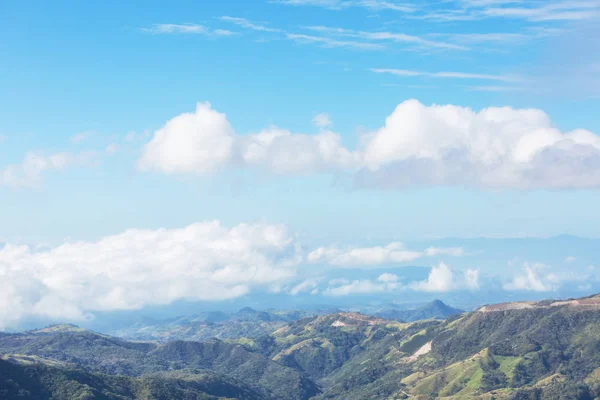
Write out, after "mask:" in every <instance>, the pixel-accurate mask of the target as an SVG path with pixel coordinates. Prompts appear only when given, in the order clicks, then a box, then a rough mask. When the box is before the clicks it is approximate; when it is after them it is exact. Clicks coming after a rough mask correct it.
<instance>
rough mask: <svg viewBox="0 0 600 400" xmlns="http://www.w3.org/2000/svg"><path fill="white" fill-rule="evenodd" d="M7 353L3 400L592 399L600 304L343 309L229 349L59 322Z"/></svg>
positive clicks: (599, 393) (593, 300)
mask: <svg viewBox="0 0 600 400" xmlns="http://www.w3.org/2000/svg"><path fill="white" fill-rule="evenodd" d="M242 314H244V315H245V318H257V314H256V312H254V311H253V310H243V312H242ZM259 318H270V317H268V316H264V315H263V316H260V317H259ZM0 354H5V355H4V356H2V358H3V359H4V361H3V363H2V369H1V370H0V388H1V389H2V390H3V392H1V393H4V396H5V398H14V397H10V396H14V395H15V393H16V394H19V393H25V394H27V393H32V394H33V395H37V396H38V397H37V398H48V397H47V396H48V393H54V394H53V396H54V398H77V397H64V393H71V392H72V393H76V394H77V396H80V395H81V396H83V397H81V398H111V399H112V398H157V399H162V398H165V399H168V398H185V399H187V398H194V399H196V398H199V399H204V398H214V397H217V398H218V397H228V396H230V397H233V398H240V399H245V398H247V399H253V398H256V396H258V398H261V399H298V400H305V399H306V400H308V399H315V400H317V399H318V400H325V399H337V400H342V399H343V400H365V399H374V400H375V399H377V400H380V399H389V400H391V399H405V398H411V399H420V400H426V399H488V400H491V399H507V400H520V399H536V400H545V399H552V400H554V399H563V400H567V399H569V400H571V399H575V400H588V399H589V400H593V399H596V398H600V296H593V297H588V298H582V299H575V300H567V301H543V302H537V303H533V302H522V303H506V304H496V305H490V306H485V307H482V308H480V309H478V310H476V311H474V312H471V313H463V314H460V315H455V316H452V317H449V318H447V319H445V320H433V319H429V320H425V321H416V322H408V323H402V322H397V321H390V320H385V319H382V318H378V317H370V316H365V315H362V314H359V313H335V314H330V315H320V316H315V317H309V318H303V319H300V320H298V321H294V322H291V323H288V324H286V325H284V326H282V327H281V328H279V329H277V330H276V331H274V332H272V333H270V334H267V335H263V336H260V337H256V338H236V339H231V340H229V341H222V340H218V339H209V340H206V341H204V342H190V341H171V342H167V343H155V342H128V341H125V340H122V339H117V338H113V337H110V336H105V335H99V334H96V333H94V332H89V331H85V330H81V329H79V328H77V327H73V326H57V327H50V328H47V329H43V330H39V331H33V332H25V333H21V334H8V335H1V336H0ZM7 360H12V361H11V362H9V361H7ZM217 389H218V390H217ZM23 390H24V391H23ZM44 390H45V392H43V391H44ZM219 390H221V391H219ZM36 393H37V394H36ZM40 393H42V394H40ZM43 393H45V394H43ZM90 393H91V394H90ZM33 395H32V396H33ZM6 396H9V397H6ZM39 396H42V397H39ZM44 396H46V397H44ZM61 396H62V397H61ZM85 396H88V397H85ZM89 396H92V397H89ZM94 396H95V397H94ZM102 396H104V397H102ZM111 396H112V397H111ZM119 396H121V397H119ZM186 396H187V397H186ZM202 396H204V397H202ZM206 396H213V397H206ZM253 396H254V397H253ZM28 398H36V397H28Z"/></svg>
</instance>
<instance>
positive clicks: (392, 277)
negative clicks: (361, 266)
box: [377, 273, 398, 283]
mask: <svg viewBox="0 0 600 400" xmlns="http://www.w3.org/2000/svg"><path fill="white" fill-rule="evenodd" d="M377 280H378V281H379V282H388V283H389V282H397V281H398V275H396V274H389V273H385V274H381V275H379V278H377Z"/></svg>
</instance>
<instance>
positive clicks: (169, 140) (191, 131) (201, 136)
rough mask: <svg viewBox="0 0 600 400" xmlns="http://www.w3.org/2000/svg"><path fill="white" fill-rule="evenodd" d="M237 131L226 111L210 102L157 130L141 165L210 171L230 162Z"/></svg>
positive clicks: (165, 169) (178, 170)
mask: <svg viewBox="0 0 600 400" xmlns="http://www.w3.org/2000/svg"><path fill="white" fill-rule="evenodd" d="M234 140H235V139H234V131H233V128H232V127H231V125H230V124H229V122H228V121H227V117H226V116H225V114H221V113H218V112H216V111H214V110H213V109H212V108H211V106H210V104H209V103H198V105H197V106H196V111H195V112H193V113H185V114H181V115H179V116H177V117H175V118H173V119H171V120H170V121H168V122H167V123H166V124H165V126H164V127H162V128H161V129H159V130H158V131H156V132H155V133H154V136H153V137H152V140H151V141H150V142H149V143H147V144H146V145H145V146H144V149H143V151H142V157H141V159H140V160H139V164H138V165H139V167H140V168H141V169H142V170H149V169H156V170H159V171H162V172H166V173H198V174H203V173H208V172H212V171H215V170H217V169H219V168H220V167H221V166H223V165H226V164H227V163H229V162H230V160H231V158H232V154H233V144H234Z"/></svg>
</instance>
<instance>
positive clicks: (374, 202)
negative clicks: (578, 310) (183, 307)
mask: <svg viewBox="0 0 600 400" xmlns="http://www.w3.org/2000/svg"><path fill="white" fill-rule="evenodd" d="M599 19H600V1H596V0H586V1H579V0H544V1H541V0H539V1H538V0H439V1H437V0H436V1H433V0H432V1H418V2H417V1H410V0H406V1H395V0H251V1H248V0H246V1H241V0H220V1H203V2H197V1H173V2H169V4H166V3H164V2H160V1H143V2H142V1H129V2H117V1H111V0H107V1H103V2H96V3H91V2H75V1H52V2H46V1H28V0H19V1H13V0H5V1H2V2H1V3H0V35H2V37H3V38H4V40H2V41H0V278H1V279H2V281H3V283H4V285H5V290H4V291H3V292H4V293H2V294H0V309H2V310H3V311H0V329H2V328H3V327H13V326H17V325H19V324H20V323H21V322H22V321H23V320H25V319H27V318H46V319H52V320H65V319H68V320H73V321H80V320H84V321H85V320H89V319H91V318H94V315H96V314H97V313H105V312H118V311H124V310H126V311H129V310H141V311H142V312H143V311H144V310H146V309H148V308H151V307H158V306H159V307H168V306H170V305H173V304H176V303H178V302H182V301H184V302H192V303H194V302H203V301H211V302H219V301H225V300H232V299H248V296H253V295H256V296H261V298H266V299H268V298H270V297H269V296H286V297H287V298H291V299H299V298H300V297H301V296H305V297H306V296H307V297H308V298H310V296H313V297H314V298H315V299H318V301H320V302H328V301H333V300H332V299H333V298H341V297H344V296H351V295H366V294H368V295H374V296H379V297H381V298H383V296H391V297H394V296H401V295H406V296H410V295H411V294H414V293H418V294H421V295H423V296H437V297H443V296H444V295H447V296H450V295H453V296H458V295H459V294H460V295H463V296H465V298H466V297H467V296H471V297H472V296H473V295H475V294H477V295H478V296H479V298H481V299H484V298H486V297H485V294H486V293H492V292H494V293H496V292H498V293H501V296H519V295H520V296H528V295H531V294H532V293H534V294H539V296H545V297H548V296H552V295H555V296H556V295H559V294H560V293H563V292H560V291H561V290H563V291H564V293H566V294H572V293H575V294H581V295H583V294H589V293H591V292H593V291H594V290H595V288H597V287H596V286H595V285H596V284H595V282H596V268H597V266H600V261H599V260H598V259H597V255H595V249H597V248H598V247H597V246H598V244H599V241H598V238H600V231H599V230H598V228H597V227H598V226H600V213H599V212H598V211H597V210H598V206H597V204H600V192H599V191H598V188H599V187H600V137H599V136H598V133H599V132H600V122H599V120H598V117H597V110H598V107H599V106H600V78H599V77H600V74H599V73H600V56H599V55H598V54H600V49H599V47H600V40H598V39H599V36H600V29H599V28H598V26H600V24H598V20H599ZM561 235H562V236H561ZM565 235H567V236H565ZM553 237H558V238H554V239H552V238H553ZM478 238H487V239H478ZM409 265H413V266H414V265H416V266H420V267H423V268H424V269H423V271H424V273H423V274H421V275H419V276H416V275H415V276H414V277H407V276H405V275H403V270H402V268H405V267H407V266H409ZM405 270H406V269H405ZM405 270H404V271H405ZM417 275H418V274H417ZM567 288H568V290H567ZM569 290H571V291H569ZM515 293H516V294H515ZM315 301H317V300H315ZM482 301H483V300H482ZM215 304H216V303H215ZM215 307H216V306H215Z"/></svg>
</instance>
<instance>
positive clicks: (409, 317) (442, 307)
mask: <svg viewBox="0 0 600 400" xmlns="http://www.w3.org/2000/svg"><path fill="white" fill-rule="evenodd" d="M463 312H464V311H463V310H459V309H458V308H454V307H450V306H449V305H447V304H445V303H444V302H443V301H441V300H433V301H432V302H430V303H427V304H425V305H423V306H420V307H417V308H414V309H408V310H402V309H397V308H387V309H384V310H381V311H378V312H376V313H375V315H377V316H378V317H381V318H386V319H393V320H396V321H402V322H414V321H420V320H425V319H446V318H448V317H450V316H452V315H456V314H462V313H463Z"/></svg>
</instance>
